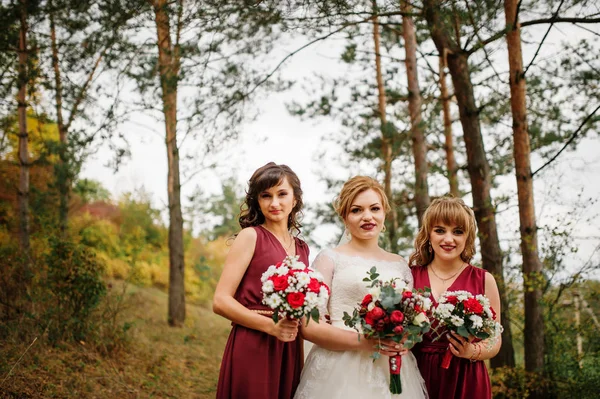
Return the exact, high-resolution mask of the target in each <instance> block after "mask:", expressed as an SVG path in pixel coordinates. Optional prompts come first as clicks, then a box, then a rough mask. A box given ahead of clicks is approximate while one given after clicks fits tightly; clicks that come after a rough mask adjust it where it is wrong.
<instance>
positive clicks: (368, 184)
mask: <svg viewBox="0 0 600 399" xmlns="http://www.w3.org/2000/svg"><path fill="white" fill-rule="evenodd" d="M367 190H373V191H375V192H376V193H377V194H379V196H380V197H381V206H383V211H384V212H385V213H388V212H389V211H390V203H389V201H388V198H387V195H385V190H384V189H383V187H382V186H381V184H380V183H379V182H378V181H377V180H375V179H373V178H372V177H368V176H354V177H353V178H351V179H350V180H348V181H347V182H346V183H344V186H343V187H342V191H340V195H339V196H338V197H337V199H336V200H335V202H334V203H333V207H334V209H335V211H336V212H337V214H338V215H339V216H340V217H341V218H342V219H343V220H346V216H348V213H349V212H350V207H351V206H352V202H353V201H354V199H355V198H356V196H357V195H358V194H360V193H362V192H365V191H367Z"/></svg>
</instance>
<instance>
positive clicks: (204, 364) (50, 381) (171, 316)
mask: <svg viewBox="0 0 600 399" xmlns="http://www.w3.org/2000/svg"><path fill="white" fill-rule="evenodd" d="M0 11H1V12H2V13H1V14H0V19H1V23H2V26H5V27H7V29H5V30H3V31H2V33H1V34H0V46H1V47H2V51H1V52H0V79H1V80H2V85H1V90H2V91H1V93H0V99H1V100H0V101H1V108H0V109H1V115H0V117H1V126H2V133H1V135H0V182H1V183H0V245H1V249H0V252H1V254H0V266H1V268H0V312H1V313H0V316H1V320H2V321H1V324H0V336H1V337H2V340H0V342H1V343H0V352H1V353H2V356H0V359H1V360H0V395H4V396H2V397H106V396H109V395H112V396H114V395H117V396H119V397H213V396H214V389H215V385H216V379H217V376H218V367H219V361H220V356H221V353H222V350H223V347H224V342H225V339H226V337H227V334H228V330H229V325H228V323H227V322H226V321H225V320H223V319H220V318H218V317H216V316H214V315H212V313H211V312H210V300H211V297H212V292H213V290H214V286H215V284H216V281H217V279H218V277H219V274H220V270H221V267H222V264H223V260H224V257H225V255H226V252H227V248H228V242H229V240H230V237H231V236H232V234H235V232H236V231H237V230H238V226H237V215H238V213H239V206H240V204H241V202H242V198H243V194H244V188H245V182H246V180H247V179H248V177H249V176H250V174H251V172H252V171H253V170H254V169H255V168H257V167H259V166H261V165H263V164H264V163H266V162H268V161H275V162H278V163H286V164H288V165H289V166H291V167H292V168H293V169H294V170H295V171H297V173H298V174H299V176H300V179H301V181H302V182H303V188H304V190H305V198H304V199H305V203H306V209H305V217H304V220H303V223H304V227H303V229H302V230H303V233H302V237H303V238H305V239H307V240H308V241H309V243H310V245H311V251H312V256H313V257H314V255H316V253H317V252H318V250H319V249H320V248H323V247H326V246H330V245H334V243H335V242H337V239H338V237H339V234H340V233H341V229H340V226H341V224H340V222H339V221H338V220H337V218H336V217H335V215H334V213H333V211H332V208H331V200H332V199H333V198H334V197H335V193H336V192H337V191H338V190H339V188H340V186H341V183H342V182H343V181H344V180H345V179H347V178H348V177H350V176H352V175H355V174H367V175H371V176H375V177H377V178H378V179H380V181H381V182H382V183H383V184H384V185H385V188H386V192H387V193H388V196H389V197H390V198H392V199H393V204H394V207H393V212H392V213H391V214H390V216H389V217H388V221H387V223H388V231H387V233H386V236H385V237H383V238H382V245H384V246H385V247H386V248H387V249H389V250H391V251H394V252H397V253H400V254H402V255H404V256H408V255H409V254H410V248H411V246H412V239H413V237H414V234H415V232H416V230H417V228H418V225H419V216H420V215H421V214H422V212H423V210H424V209H425V208H426V206H427V204H428V203H429V201H430V199H431V198H434V197H437V196H441V195H445V194H448V193H451V194H453V195H455V196H460V197H462V198H464V199H465V201H467V203H469V204H470V205H472V206H473V207H474V210H475V212H476V216H477V219H478V228H479V239H478V256H477V257H476V259H475V264H477V265H479V266H482V267H484V268H486V269H487V270H489V271H490V272H492V273H494V274H495V276H496V279H497V280H498V281H499V282H500V288H501V293H502V300H503V307H504V309H503V313H504V314H503V316H504V317H503V319H504V327H505V332H504V336H503V342H504V345H503V349H502V351H501V353H500V354H499V355H498V356H497V357H496V358H494V359H493V360H492V361H491V362H490V364H489V366H490V368H491V374H492V382H493V387H494V397H497V398H505V397H511V398H512V397H519V398H520V397H532V398H534V397H544V398H548V397H557V398H566V397H579V398H585V397H590V398H591V397H595V395H596V393H597V386H599V384H600V362H599V359H600V358H599V354H598V351H599V347H600V342H599V340H598V334H597V332H598V329H599V328H600V325H599V323H598V320H597V317H598V316H597V315H598V313H599V312H600V307H599V305H598V303H599V300H598V294H599V293H600V285H599V284H598V277H599V272H598V270H599V260H600V255H599V254H598V248H599V245H600V239H599V238H600V232H599V231H598V229H599V228H598V226H599V223H598V221H599V215H598V211H599V210H600V208H599V207H598V203H597V199H598V194H599V193H600V189H598V186H597V184H596V182H597V179H598V178H597V176H598V173H599V172H600V165H599V162H598V161H599V160H598V155H597V154H598V149H599V148H600V145H599V142H598V120H599V119H600V118H599V116H598V115H600V101H599V100H600V99H599V97H600V96H599V94H598V93H600V91H599V90H598V83H599V81H600V59H599V57H600V51H599V49H598V44H597V38H598V36H599V35H600V25H598V24H599V23H600V6H599V5H598V4H596V2H594V1H576V0H573V1H568V0H561V1H548V0H543V1H542V0H539V1H537V0H536V1H512V0H506V1H491V0H489V1H476V2H471V1H467V2H464V1H463V2H461V1H433V0H431V1H422V2H421V1H414V2H406V1H397V2H391V1H385V2H384V1H371V2H367V1H331V2H330V1H319V2H311V1H301V2H294V1H287V2H276V1H274V2H270V1H259V2H255V1H254V2H253V1H190V0H188V1H179V0H178V1H171V2H167V1H163V0H148V1H141V0H139V1H128V2H121V1H116V0H104V1H99V0H87V1H69V0H47V1H41V0H38V1H30V0H20V1H8V0H3V1H2V3H1V8H0ZM165 149H166V150H167V151H166V156H165ZM515 176H516V178H515ZM165 183H167V184H165ZM534 199H535V200H534Z"/></svg>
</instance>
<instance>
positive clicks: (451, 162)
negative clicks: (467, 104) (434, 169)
mask: <svg viewBox="0 0 600 399" xmlns="http://www.w3.org/2000/svg"><path fill="white" fill-rule="evenodd" d="M439 58H440V95H441V101H442V116H443V120H444V138H445V140H444V150H445V151H446V169H447V171H448V183H449V184H450V194H452V195H453V196H455V197H457V198H458V197H459V196H460V192H459V191H458V174H457V167H456V158H455V157H454V140H453V135H452V115H451V114H450V95H449V94H448V86H447V84H446V54H442V55H440V57H439Z"/></svg>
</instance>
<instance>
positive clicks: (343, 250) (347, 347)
mask: <svg viewBox="0 0 600 399" xmlns="http://www.w3.org/2000/svg"><path fill="white" fill-rule="evenodd" d="M335 208H336V212H337V213H338V215H339V216H340V217H341V218H342V219H343V220H344V223H345V225H346V231H345V233H344V234H345V236H346V239H347V240H349V241H348V242H347V243H344V244H341V245H340V246H338V247H336V248H334V249H326V250H324V251H322V252H321V253H320V254H319V255H318V256H317V258H316V259H315V261H314V263H313V266H314V267H315V268H316V269H317V270H319V271H320V272H321V273H322V274H323V276H324V278H325V282H326V283H327V285H328V286H329V287H330V288H331V296H330V298H329V303H328V305H327V309H321V315H324V314H329V316H330V321H331V325H330V324H327V323H325V322H323V321H322V322H321V323H309V324H308V326H303V327H302V328H301V333H302V335H303V337H304V338H305V339H306V340H308V341H311V342H313V343H314V346H313V347H312V349H311V351H310V353H309V355H308V357H307V359H306V363H305V365H304V369H303V371H302V376H301V379H300V385H299V386H298V389H297V390H296V394H295V396H294V398H296V399H318V398H325V399H336V398H340V399H352V398H356V399H358V398H360V399H363V398H411V399H413V398H426V397H427V392H426V389H425V384H424V382H423V379H422V378H421V374H420V373H419V369H418V368H417V363H416V360H415V357H414V356H413V355H412V353H410V352H409V351H407V350H405V349H403V348H402V346H401V345H399V344H397V343H396V342H394V341H392V340H385V341H383V340H382V341H381V342H377V341H372V340H368V339H366V338H364V337H362V336H361V337H360V340H359V335H358V333H357V332H356V331H355V330H353V329H351V328H349V327H346V326H345V325H344V322H343V321H342V316H343V314H344V312H348V313H350V314H351V313H352V310H353V309H354V307H355V306H356V305H357V304H358V303H359V302H360V301H361V300H362V299H363V297H364V296H365V295H366V294H367V293H368V292H367V285H366V283H365V282H364V281H363V278H365V277H366V276H367V271H368V270H369V269H371V268H372V267H373V266H375V267H377V272H378V273H379V274H380V277H379V278H380V279H381V280H384V281H385V280H390V279H392V278H395V277H396V278H401V279H402V280H404V281H405V282H406V283H407V284H408V286H409V287H411V288H412V284H413V279H412V275H411V272H410V270H409V268H408V265H407V263H406V261H405V260H404V259H403V258H402V257H400V256H399V255H395V254H392V253H389V252H386V251H385V250H383V249H382V248H380V247H379V245H378V239H379V233H380V232H381V231H382V230H383V229H384V221H385V214H386V213H387V212H388V211H389V209H390V207H389V203H388V200H387V197H386V195H385V193H384V191H383V188H382V187H381V185H380V184H379V183H378V182H377V181H376V180H374V179H372V178H370V177H365V176H356V177H353V178H352V179H350V180H348V181H347V182H346V183H345V184H344V186H343V188H342V191H341V192H340V195H339V197H338V199H337V200H336V204H335ZM383 231H385V230H383ZM377 347H378V348H379V353H380V354H382V355H384V356H381V357H380V358H379V359H378V360H375V361H373V358H372V357H371V354H372V353H373V352H374V351H375V350H376V349H375V348H377ZM398 353H399V354H401V355H403V356H402V367H401V372H400V376H401V380H402V394H400V395H392V394H391V393H390V391H389V366H388V358H387V357H386V356H395V355H396V354H398Z"/></svg>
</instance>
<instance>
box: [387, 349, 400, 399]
mask: <svg viewBox="0 0 600 399" xmlns="http://www.w3.org/2000/svg"><path fill="white" fill-rule="evenodd" d="M389 362H390V392H391V393H393V394H398V393H402V380H401V379H400V367H402V356H399V355H396V356H391V357H390V360H389Z"/></svg>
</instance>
